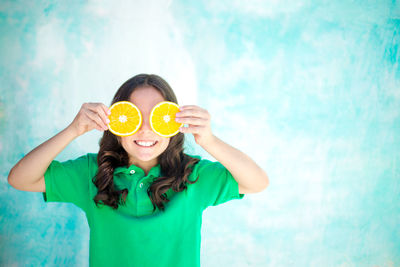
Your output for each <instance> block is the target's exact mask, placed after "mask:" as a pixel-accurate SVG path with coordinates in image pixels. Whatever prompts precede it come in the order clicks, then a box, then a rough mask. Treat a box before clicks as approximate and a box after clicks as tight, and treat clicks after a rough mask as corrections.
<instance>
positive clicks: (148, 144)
mask: <svg viewBox="0 0 400 267" xmlns="http://www.w3.org/2000/svg"><path fill="white" fill-rule="evenodd" d="M135 143H136V144H138V145H139V146H153V145H154V144H155V143H156V142H155V141H154V142H140V141H135Z"/></svg>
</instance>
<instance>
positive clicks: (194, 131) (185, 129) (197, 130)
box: [179, 125, 205, 134]
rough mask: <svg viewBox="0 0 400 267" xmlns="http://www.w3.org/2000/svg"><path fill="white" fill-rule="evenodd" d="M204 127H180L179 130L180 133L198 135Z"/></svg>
mask: <svg viewBox="0 0 400 267" xmlns="http://www.w3.org/2000/svg"><path fill="white" fill-rule="evenodd" d="M204 128H205V127H204V126H193V125H190V126H189V127H181V128H179V130H180V131H181V132H182V133H192V134H198V133H201V132H202V131H203V130H204Z"/></svg>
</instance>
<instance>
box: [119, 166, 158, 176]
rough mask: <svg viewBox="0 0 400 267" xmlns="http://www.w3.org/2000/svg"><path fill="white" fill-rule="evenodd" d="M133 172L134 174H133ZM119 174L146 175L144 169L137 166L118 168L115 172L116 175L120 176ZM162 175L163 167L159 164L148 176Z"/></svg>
mask: <svg viewBox="0 0 400 267" xmlns="http://www.w3.org/2000/svg"><path fill="white" fill-rule="evenodd" d="M131 171H132V172H131ZM118 173H125V174H141V175H143V176H144V175H145V174H144V171H143V170H142V168H140V167H138V166H136V165H131V166H129V167H128V168H127V167H117V168H115V170H114V174H118ZM160 174H161V165H160V164H157V165H156V166H154V167H153V168H151V169H150V171H149V174H148V175H147V176H150V175H151V176H153V177H159V176H160Z"/></svg>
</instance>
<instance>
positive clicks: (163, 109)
mask: <svg viewBox="0 0 400 267" xmlns="http://www.w3.org/2000/svg"><path fill="white" fill-rule="evenodd" d="M178 112H179V106H178V105H177V104H175V103H174V102H170V101H163V102H160V103H158V104H157V105H155V106H154V108H153V109H152V110H151V113H150V126H151V129H152V130H153V131H154V132H155V133H156V134H158V135H159V136H162V137H171V136H174V135H176V134H178V133H179V127H182V126H183V123H177V122H176V121H175V114H176V113H178Z"/></svg>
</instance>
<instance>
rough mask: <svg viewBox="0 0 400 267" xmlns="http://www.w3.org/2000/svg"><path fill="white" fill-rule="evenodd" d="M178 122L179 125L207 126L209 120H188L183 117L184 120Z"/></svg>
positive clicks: (177, 119)
mask: <svg viewBox="0 0 400 267" xmlns="http://www.w3.org/2000/svg"><path fill="white" fill-rule="evenodd" d="M175 121H176V122H179V123H186V124H190V125H206V124H207V119H203V118H187V117H184V118H183V117H182V118H176V119H175Z"/></svg>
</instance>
